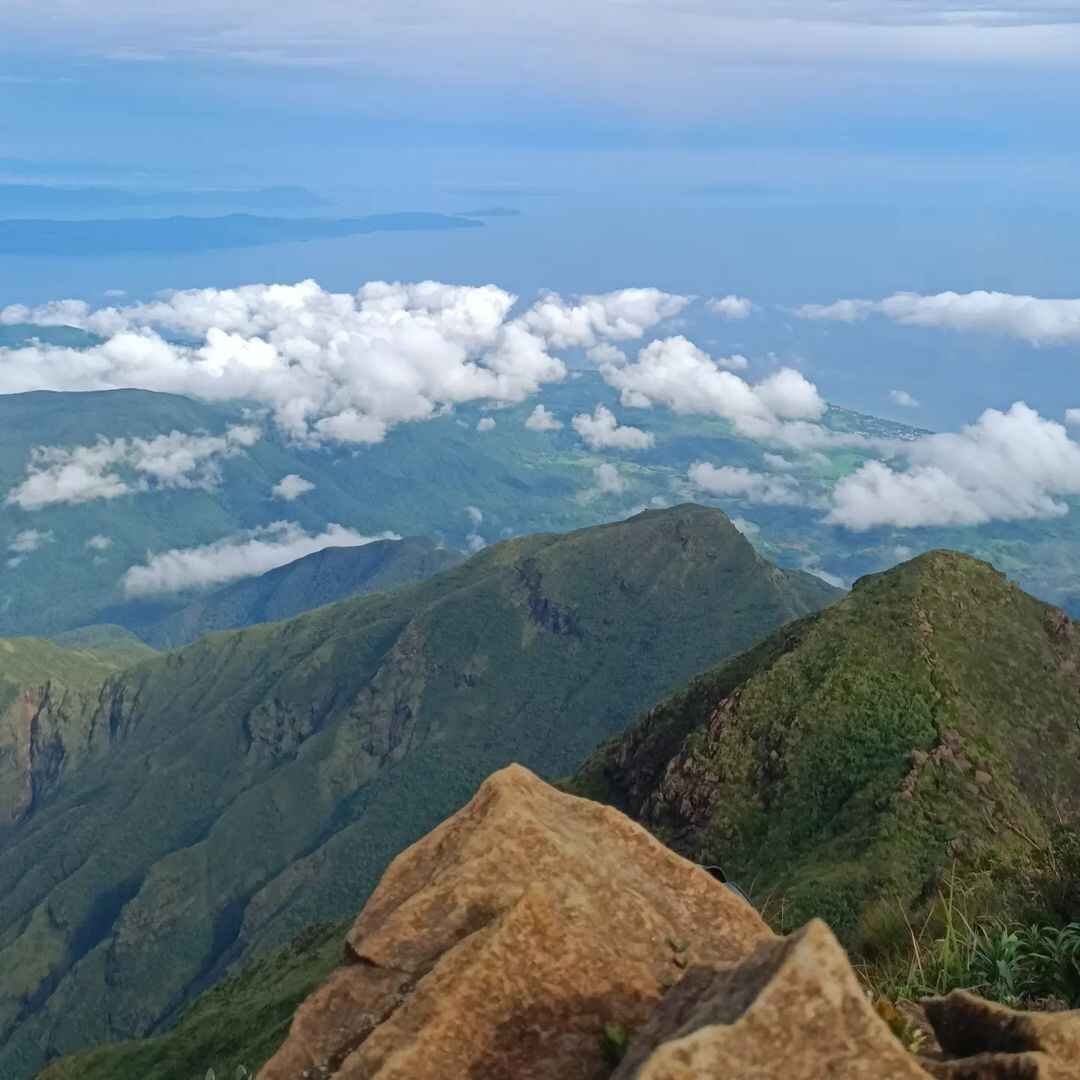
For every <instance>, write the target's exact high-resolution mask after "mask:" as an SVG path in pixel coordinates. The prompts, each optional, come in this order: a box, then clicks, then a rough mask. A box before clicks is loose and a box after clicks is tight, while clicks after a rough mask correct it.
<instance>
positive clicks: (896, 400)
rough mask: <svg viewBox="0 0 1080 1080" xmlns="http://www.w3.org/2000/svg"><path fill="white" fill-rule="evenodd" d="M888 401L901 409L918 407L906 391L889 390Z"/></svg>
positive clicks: (916, 402) (914, 399)
mask: <svg viewBox="0 0 1080 1080" xmlns="http://www.w3.org/2000/svg"><path fill="white" fill-rule="evenodd" d="M889 400H890V401H891V402H892V403H893V404H894V405H899V406H900V408H902V409H917V408H918V407H919V402H918V400H917V399H916V398H913V397H912V396H911V395H910V394H909V393H908V392H907V391H906V390H890V391H889Z"/></svg>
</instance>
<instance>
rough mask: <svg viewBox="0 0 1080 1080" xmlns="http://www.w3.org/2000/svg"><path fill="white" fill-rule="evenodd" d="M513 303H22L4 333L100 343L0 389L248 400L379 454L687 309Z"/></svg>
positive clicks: (599, 301)
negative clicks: (136, 391) (26, 325)
mask: <svg viewBox="0 0 1080 1080" xmlns="http://www.w3.org/2000/svg"><path fill="white" fill-rule="evenodd" d="M516 299H517V298H516V297H515V296H514V295H513V294H511V293H509V292H506V291H505V290H503V289H500V288H498V287H496V286H495V285H484V286H477V287H470V286H457V285H444V284H441V283H439V282H433V281H425V282H419V283H415V284H404V283H388V282H369V283H368V284H366V285H364V286H363V287H362V288H360V289H359V290H358V292H356V293H355V294H347V293H331V292H328V291H326V290H324V289H322V288H321V287H320V286H319V285H318V284H317V283H316V282H314V281H310V280H309V281H302V282H300V283H299V284H296V285H247V286H243V287H240V288H236V289H192V290H187V291H183V292H176V293H173V294H171V295H169V296H166V297H165V298H164V299H160V300H155V301H153V302H150V303H146V304H133V305H129V306H127V307H105V308H100V309H97V310H94V309H91V308H90V306H89V305H87V304H86V303H84V302H83V301H75V300H62V301H57V302H53V303H50V304H45V305H42V306H41V307H37V308H27V307H22V306H13V307H9V308H6V309H4V311H3V312H2V313H0V321H7V322H30V323H35V324H38V325H57V324H63V325H70V326H76V327H79V328H82V329H85V330H88V331H91V332H93V333H95V334H98V335H100V336H102V337H104V338H105V340H104V342H103V343H102V344H99V345H95V346H92V347H91V348H86V349H71V348H61V347H57V346H51V345H44V344H40V343H34V344H32V345H27V346H23V347H20V348H15V349H5V350H0V361H2V362H0V393H15V392H19V391H24V390H41V389H47V390H104V389H113V388H117V387H132V386H135V387H139V388H141V389H145V390H156V391H162V392H168V393H177V394H184V395H188V396H192V397H198V398H203V399H205V400H210V401H231V400H245V401H252V402H257V403H260V404H262V405H264V406H266V407H268V408H269V409H270V410H272V412H273V415H274V419H275V421H276V423H277V425H278V426H279V427H280V428H281V430H282V431H283V432H285V434H286V435H287V436H288V437H290V438H292V439H294V440H296V441H299V442H308V443H316V442H320V441H324V440H332V441H338V442H352V443H361V444H363V443H376V442H380V441H381V440H382V439H383V438H385V436H386V433H387V431H388V430H390V429H391V428H392V427H393V426H394V425H396V424H401V423H409V422H414V421H420V420H427V419H430V418H431V417H433V416H435V415H438V414H439V413H440V412H442V411H444V410H445V409H446V408H451V407H453V406H454V405H459V404H464V403H468V402H479V401H487V402H492V403H517V402H521V401H524V400H526V399H527V398H528V397H529V396H530V395H531V394H534V393H536V391H537V390H538V389H539V388H540V387H541V386H542V385H544V384H545V383H550V382H559V381H561V380H562V379H564V378H565V377H566V375H567V369H566V365H565V364H564V362H563V361H562V360H561V359H559V358H558V357H556V356H554V355H552V353H551V350H552V349H559V348H568V347H571V346H575V347H576V346H581V347H595V346H597V345H601V344H603V343H605V342H606V341H608V340H609V339H611V340H619V341H624V340H631V339H634V338H640V337H642V336H643V335H644V334H645V333H646V332H647V331H648V330H649V329H650V328H651V327H652V326H654V325H655V324H656V323H657V322H659V321H661V320H663V319H665V318H668V317H670V316H671V315H673V314H676V313H678V312H679V311H681V310H682V309H683V307H685V306H686V304H688V303H689V302H690V300H689V298H688V297H681V296H675V295H672V294H669V293H665V292H662V291H660V290H659V289H623V290H620V291H618V292H613V293H606V294H603V295H599V296H585V297H582V298H580V299H579V300H576V301H575V300H565V299H563V298H562V297H560V296H558V295H556V294H545V295H544V296H543V297H541V298H540V299H539V300H538V301H537V302H536V303H535V304H534V305H533V306H532V307H530V308H527V309H526V310H525V311H524V312H522V314H521V315H520V316H517V317H512V315H511V309H512V308H513V307H514V305H515V303H516ZM177 338H179V339H181V340H183V341H184V342H186V343H185V344H180V343H178V342H177Z"/></svg>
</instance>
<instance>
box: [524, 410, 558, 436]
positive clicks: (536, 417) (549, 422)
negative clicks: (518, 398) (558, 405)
mask: <svg viewBox="0 0 1080 1080" xmlns="http://www.w3.org/2000/svg"><path fill="white" fill-rule="evenodd" d="M525 426H526V427H527V428H528V429H529V430H530V431H560V430H561V429H562V426H563V423H562V421H561V420H557V419H556V418H555V416H554V415H553V414H552V413H551V412H549V411H548V410H547V409H546V408H544V406H543V405H537V406H536V408H535V409H533V411H532V412H531V413H529V415H528V417H527V418H526V420H525Z"/></svg>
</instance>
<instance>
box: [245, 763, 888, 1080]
mask: <svg viewBox="0 0 1080 1080" xmlns="http://www.w3.org/2000/svg"><path fill="white" fill-rule="evenodd" d="M776 940H777V939H776V938H775V937H774V936H773V935H772V933H771V932H770V931H769V930H768V928H767V927H766V926H765V924H764V923H763V922H762V920H761V918H760V917H759V916H758V915H757V913H756V912H754V910H753V909H752V908H751V907H750V906H749V905H748V904H746V903H745V902H743V901H742V900H741V899H740V898H739V897H737V896H735V895H734V894H733V893H731V892H730V891H729V890H728V889H726V888H725V887H724V886H723V885H721V884H719V883H718V882H716V881H715V880H714V879H713V878H712V877H711V876H710V875H709V874H708V873H706V872H705V871H704V870H702V869H700V868H699V867H697V866H695V865H694V864H692V863H690V862H687V861H686V860H684V859H682V858H680V857H679V856H678V855H675V854H674V853H673V852H671V851H669V850H668V849H667V848H665V847H663V846H662V845H661V844H660V843H659V842H658V841H656V840H655V839H653V837H651V836H650V835H649V834H648V833H647V832H646V831H645V830H644V829H642V828H640V827H639V826H637V825H635V824H634V823H633V822H631V821H630V820H629V819H628V818H626V817H624V816H623V815H622V814H620V813H618V812H617V811H615V810H612V809H610V808H608V807H604V806H600V805H599V804H596V803H592V802H589V801H587V800H584V799H577V798H573V797H571V796H568V795H563V794H561V793H559V792H557V791H556V790H555V789H554V788H551V787H549V786H548V785H547V784H544V783H543V782H542V781H540V780H538V779H537V778H536V777H535V776H533V775H532V773H530V772H528V771H527V770H526V769H523V768H520V767H518V766H511V767H510V768H508V769H504V770H502V771H501V772H498V773H496V774H495V775H493V776H492V777H491V778H489V779H488V780H487V781H486V782H485V783H484V784H483V785H482V787H481V788H480V790H479V791H478V792H477V794H476V796H475V797H474V798H473V800H472V801H471V802H470V803H469V804H468V805H467V806H466V807H465V808H464V809H462V810H461V811H460V812H459V813H457V814H456V815H455V816H454V817H452V818H450V819H449V820H448V821H446V822H444V823H443V824H442V825H440V826H439V827H438V828H437V829H435V831H434V832H432V833H430V834H429V835H428V836H427V837H425V838H424V839H423V840H421V841H420V842H419V843H417V844H415V845H413V847H411V848H409V849H408V850H407V851H406V852H404V853H403V854H402V855H400V856H399V857H398V858H397V859H396V860H395V861H394V863H393V864H392V865H391V867H390V869H389V870H388V871H387V873H386V875H385V876H384V877H383V880H382V882H381V883H380V884H379V887H378V888H377V889H376V891H375V893H374V894H373V896H372V897H371V899H370V901H369V902H368V904H367V906H366V907H365V908H364V910H363V911H362V912H361V914H360V917H359V918H358V919H357V921H356V924H355V925H354V927H353V929H352V931H351V932H350V934H349V936H348V944H347V949H346V954H347V963H346V965H345V966H344V967H342V968H340V969H339V970H338V971H337V972H336V973H335V974H334V975H333V976H332V977H331V979H330V980H329V981H328V982H327V984H326V985H325V986H323V987H322V988H321V989H320V990H318V991H317V992H316V993H315V994H313V995H312V996H311V997H310V998H309V999H308V1000H307V1001H306V1002H305V1003H304V1004H303V1005H302V1006H301V1007H300V1009H299V1010H298V1012H297V1015H296V1018H295V1020H294V1022H293V1026H292V1030H291V1032H290V1035H289V1037H288V1039H287V1040H286V1042H285V1044H284V1045H283V1046H282V1048H281V1049H280V1051H279V1052H278V1053H277V1055H275V1057H274V1058H273V1059H272V1060H271V1061H270V1062H269V1063H268V1064H267V1065H266V1066H265V1067H264V1068H263V1070H262V1071H261V1072H260V1074H259V1076H260V1080H301V1078H309V1080H314V1078H319V1080H323V1078H329V1077H334V1078H340V1080H361V1078H363V1080H369V1078H376V1077H377V1078H378V1080H406V1078H407V1080H436V1078H438V1080H453V1078H458V1077H461V1078H465V1077H469V1078H473V1080H485V1078H490V1080H495V1078H500V1080H501V1078H506V1080H509V1078H511V1077H512V1078H514V1080H593V1078H596V1080H600V1078H601V1077H606V1076H608V1075H610V1071H611V1063H610V1061H608V1060H607V1058H606V1056H605V1047H604V1043H603V1032H604V1030H605V1027H606V1026H608V1025H619V1026H620V1027H622V1028H625V1029H627V1030H634V1029H636V1028H639V1027H641V1026H642V1025H643V1024H644V1023H645V1021H646V1020H647V1018H648V1017H649V1015H650V1014H651V1013H652V1011H653V1009H654V1008H655V1006H656V1004H657V1002H658V1001H659V1000H660V998H661V997H662V996H663V994H664V993H665V991H666V990H667V989H668V988H669V987H671V986H673V985H675V984H676V983H677V982H678V981H679V980H680V979H681V978H682V976H683V975H684V973H685V972H686V971H687V970H689V969H690V968H691V967H696V966H700V967H708V968H713V967H724V966H730V965H732V964H735V963H738V962H740V961H742V960H745V959H746V958H747V957H748V956H750V955H751V954H752V953H753V952H754V950H755V948H756V947H757V946H759V945H762V944H767V943H772V942H775V941H776ZM728 1075H731V1074H728ZM867 1075H869V1074H867ZM876 1075H884V1074H880V1073H879V1074H876ZM896 1075H898V1076H899V1075H901V1074H899V1073H898V1074H896Z"/></svg>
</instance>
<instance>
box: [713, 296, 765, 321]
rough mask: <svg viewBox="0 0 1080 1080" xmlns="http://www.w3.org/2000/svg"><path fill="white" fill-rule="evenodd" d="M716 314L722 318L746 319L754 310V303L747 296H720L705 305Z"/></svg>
mask: <svg viewBox="0 0 1080 1080" xmlns="http://www.w3.org/2000/svg"><path fill="white" fill-rule="evenodd" d="M705 306H706V307H707V308H708V309H709V310H710V311H711V312H712V313H713V314H714V315H719V316H720V317H721V318H722V319H745V318H747V317H748V316H749V315H750V312H752V311H753V310H754V305H753V304H752V303H751V302H750V301H749V300H747V299H746V297H745V296H734V295H731V296H719V297H717V298H716V299H715V300H710V301H709V302H708V303H707V304H706V305H705Z"/></svg>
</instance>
